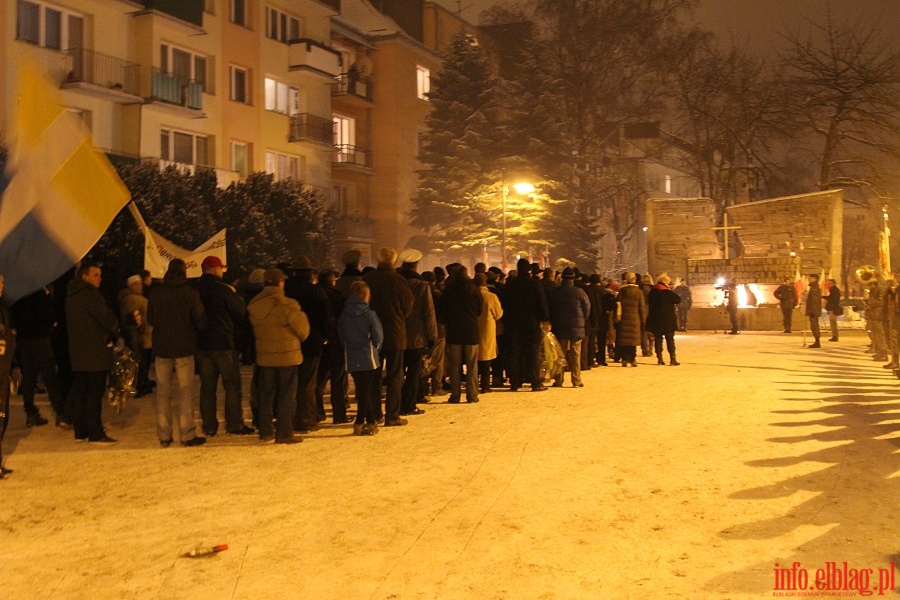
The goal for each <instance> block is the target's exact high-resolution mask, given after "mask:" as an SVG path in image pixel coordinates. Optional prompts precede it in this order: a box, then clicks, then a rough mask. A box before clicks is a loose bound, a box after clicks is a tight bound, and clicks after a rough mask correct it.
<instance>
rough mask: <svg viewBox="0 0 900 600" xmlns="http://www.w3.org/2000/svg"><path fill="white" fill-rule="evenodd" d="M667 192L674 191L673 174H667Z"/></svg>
mask: <svg viewBox="0 0 900 600" xmlns="http://www.w3.org/2000/svg"><path fill="white" fill-rule="evenodd" d="M666 193H667V194H671V193H672V176H671V175H666Z"/></svg>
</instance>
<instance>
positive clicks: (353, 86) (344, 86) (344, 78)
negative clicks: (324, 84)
mask: <svg viewBox="0 0 900 600" xmlns="http://www.w3.org/2000/svg"><path fill="white" fill-rule="evenodd" d="M331 95H332V96H350V97H353V98H361V99H362V100H368V101H369V102H371V101H372V82H371V81H370V80H368V79H361V78H359V77H358V76H357V77H353V78H351V77H350V75H349V74H347V73H341V74H340V75H338V77H337V78H336V81H334V83H332V84H331Z"/></svg>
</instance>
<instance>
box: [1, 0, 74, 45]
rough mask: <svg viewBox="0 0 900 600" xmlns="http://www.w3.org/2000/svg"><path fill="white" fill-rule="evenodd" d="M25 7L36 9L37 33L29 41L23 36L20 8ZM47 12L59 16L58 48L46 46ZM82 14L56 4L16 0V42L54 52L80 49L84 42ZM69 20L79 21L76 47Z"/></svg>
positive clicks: (34, 0)
mask: <svg viewBox="0 0 900 600" xmlns="http://www.w3.org/2000/svg"><path fill="white" fill-rule="evenodd" d="M25 5H30V6H33V7H35V8H37V24H36V26H37V31H36V32H35V33H36V35H37V39H36V40H34V39H31V38H30V37H25V35H23V31H22V30H23V27H22V21H21V18H22V7H23V6H25ZM47 11H53V12H54V13H58V15H59V47H58V48H57V47H55V46H48V45H47V31H48V30H47ZM84 18H85V15H84V13H80V12H77V11H74V10H72V9H70V8H66V7H63V6H59V5H56V4H51V3H47V2H42V1H41V0H17V1H16V40H18V41H21V42H25V43H28V44H34V45H36V46H39V47H41V48H46V49H47V50H53V51H55V52H67V51H68V50H70V49H74V48H81V47H83V46H84V45H85V42H84V31H85V27H84ZM71 19H78V20H79V21H81V28H80V32H81V39H80V40H78V44H77V45H73V44H72V39H71V38H72V31H71V24H72V23H71Z"/></svg>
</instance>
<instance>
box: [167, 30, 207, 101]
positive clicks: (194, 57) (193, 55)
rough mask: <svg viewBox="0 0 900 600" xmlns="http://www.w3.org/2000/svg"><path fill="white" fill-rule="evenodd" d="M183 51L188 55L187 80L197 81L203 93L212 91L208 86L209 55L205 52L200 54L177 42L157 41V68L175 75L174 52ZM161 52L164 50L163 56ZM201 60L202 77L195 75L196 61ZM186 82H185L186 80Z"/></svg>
mask: <svg viewBox="0 0 900 600" xmlns="http://www.w3.org/2000/svg"><path fill="white" fill-rule="evenodd" d="M176 51H178V52H183V53H184V54H187V55H188V64H189V65H190V71H191V73H190V77H189V79H188V81H189V82H191V81H192V82H194V83H199V84H200V86H201V87H202V88H203V92H204V93H212V92H211V91H210V86H209V83H210V82H209V77H208V72H209V56H207V55H206V54H201V53H199V52H194V51H193V50H188V49H187V48H185V47H184V46H179V45H178V44H172V43H170V42H160V43H159V52H160V53H159V60H160V63H159V70H160V71H162V73H163V74H165V75H172V76H174V75H176V73H175V71H174V67H175V59H174V56H175V52H176ZM163 52H165V56H163ZM198 59H199V60H201V61H202V63H203V69H202V74H203V75H202V79H200V78H198V77H197V73H198V71H199V69H198V68H197V61H198ZM186 83H187V82H186Z"/></svg>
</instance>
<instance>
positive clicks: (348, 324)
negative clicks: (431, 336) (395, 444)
mask: <svg viewBox="0 0 900 600" xmlns="http://www.w3.org/2000/svg"><path fill="white" fill-rule="evenodd" d="M369 298H370V292H369V286H368V285H366V282H364V281H355V282H353V284H351V286H350V296H349V297H348V298H347V302H346V303H345V304H344V311H343V312H342V313H341V317H340V318H339V319H338V323H337V329H338V335H339V336H340V338H341V344H343V346H344V352H345V353H346V356H347V370H348V371H349V372H350V375H351V377H353V384H354V385H355V387H356V421H355V423H354V424H353V435H375V434H376V433H378V413H377V411H376V408H375V404H376V403H377V402H379V401H380V399H379V395H380V392H381V358H380V357H379V356H378V353H379V351H380V350H381V343H382V341H383V340H384V331H383V330H382V329H381V321H379V320H378V315H376V314H375V311H373V310H372V309H371V308H369Z"/></svg>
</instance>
